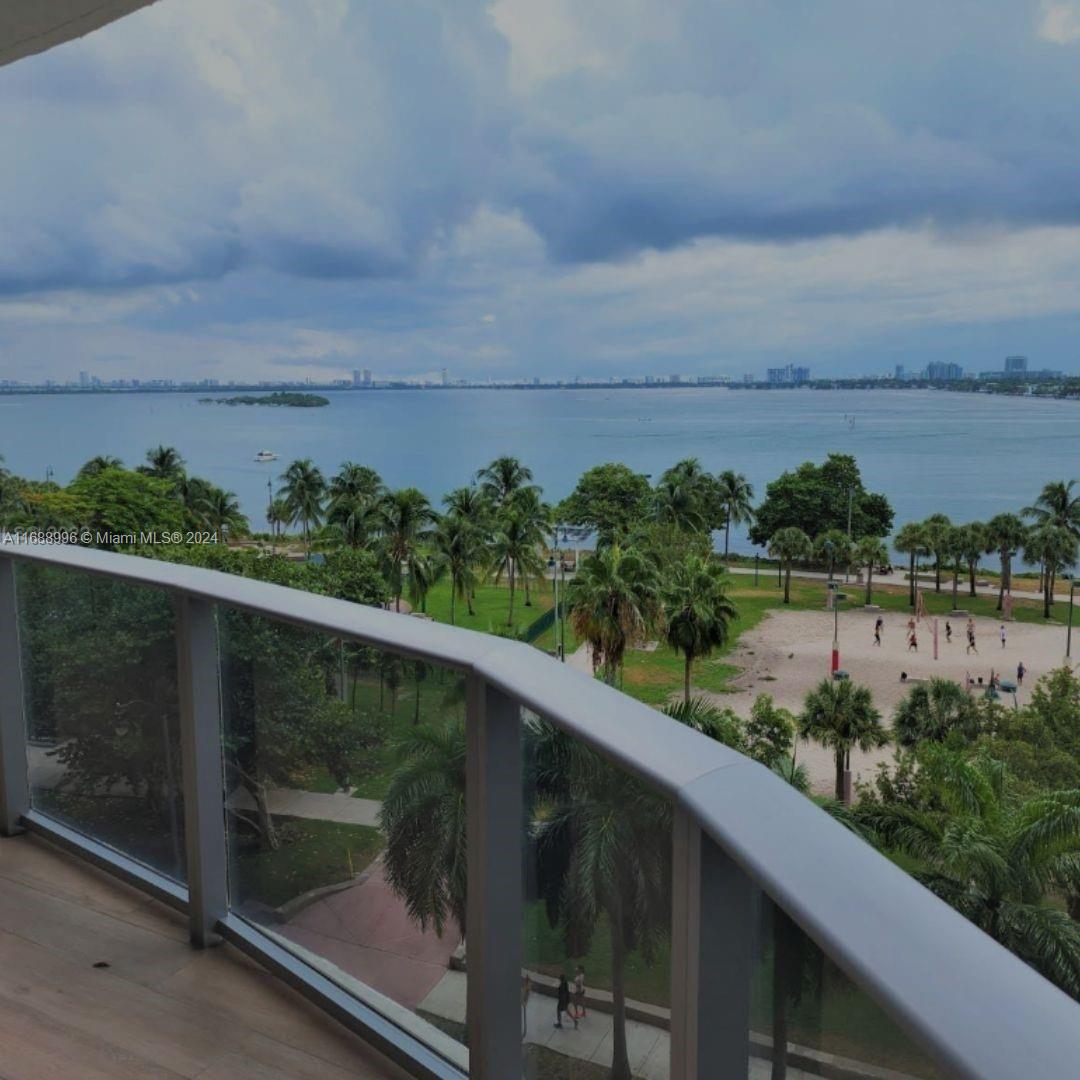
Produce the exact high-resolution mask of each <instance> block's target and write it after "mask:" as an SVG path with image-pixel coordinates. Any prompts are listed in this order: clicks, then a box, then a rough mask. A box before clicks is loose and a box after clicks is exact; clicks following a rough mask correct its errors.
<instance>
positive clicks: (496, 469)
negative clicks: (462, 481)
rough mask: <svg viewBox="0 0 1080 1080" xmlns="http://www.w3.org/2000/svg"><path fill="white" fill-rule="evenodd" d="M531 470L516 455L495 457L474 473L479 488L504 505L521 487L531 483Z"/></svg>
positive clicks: (497, 504)
mask: <svg viewBox="0 0 1080 1080" xmlns="http://www.w3.org/2000/svg"><path fill="white" fill-rule="evenodd" d="M532 478H533V474H532V470H531V469H529V468H527V467H526V466H524V465H522V464H521V462H520V461H518V459H517V458H516V457H509V456H503V457H497V458H496V459H495V460H494V461H493V462H492V463H491V464H490V465H487V466H485V467H484V468H483V469H480V470H478V471H477V473H476V479H477V480H478V481H479V482H480V489H481V491H483V493H484V494H485V495H486V496H487V497H488V498H489V499H490V500H491V501H492V502H493V503H494V504H495V505H496V506H506V504H507V503H509V501H510V500H511V499H512V498H513V497H514V495H515V494H516V493H517V492H518V491H520V490H521V489H522V488H525V487H528V486H530V485H531V484H532Z"/></svg>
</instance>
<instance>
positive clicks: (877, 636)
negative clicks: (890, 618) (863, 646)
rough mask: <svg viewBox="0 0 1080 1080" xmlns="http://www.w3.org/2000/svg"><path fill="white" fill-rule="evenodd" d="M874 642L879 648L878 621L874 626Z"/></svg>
mask: <svg viewBox="0 0 1080 1080" xmlns="http://www.w3.org/2000/svg"><path fill="white" fill-rule="evenodd" d="M874 644H875V645H877V646H878V647H879V648H880V646H881V624H880V623H879V624H878V625H877V626H875V627H874Z"/></svg>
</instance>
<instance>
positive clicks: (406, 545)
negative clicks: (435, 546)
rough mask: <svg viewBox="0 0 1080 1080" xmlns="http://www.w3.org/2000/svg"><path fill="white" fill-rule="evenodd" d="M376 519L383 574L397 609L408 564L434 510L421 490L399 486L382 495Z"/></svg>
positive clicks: (422, 537) (432, 518)
mask: <svg viewBox="0 0 1080 1080" xmlns="http://www.w3.org/2000/svg"><path fill="white" fill-rule="evenodd" d="M379 520H380V531H381V533H382V569H383V576H384V577H385V578H386V581H387V584H388V585H389V586H390V590H391V592H392V593H393V596H394V609H395V610H396V611H400V610H401V597H402V594H403V593H404V592H405V581H406V575H407V573H408V570H409V564H410V562H412V561H413V560H414V559H415V558H416V556H417V553H418V552H419V551H420V550H421V548H422V547H423V545H424V543H425V542H426V541H427V538H428V535H429V533H430V529H431V525H432V523H433V522H434V521H435V511H434V510H432V508H431V504H430V503H429V502H428V500H427V496H426V495H424V493H423V492H422V491H420V490H418V489H417V488H399V489H398V490H397V491H391V492H389V493H388V494H387V495H385V496H384V497H383V499H382V501H381V503H380V504H379Z"/></svg>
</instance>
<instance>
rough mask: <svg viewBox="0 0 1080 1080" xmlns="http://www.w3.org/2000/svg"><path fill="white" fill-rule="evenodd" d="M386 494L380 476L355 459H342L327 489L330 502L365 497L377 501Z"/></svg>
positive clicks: (370, 500)
mask: <svg viewBox="0 0 1080 1080" xmlns="http://www.w3.org/2000/svg"><path fill="white" fill-rule="evenodd" d="M385 494H386V485H385V484H383V482H382V477H381V476H379V474H378V473H377V472H376V471H375V470H374V469H372V468H370V467H369V466H367V465H358V464H357V463H356V462H355V461H343V462H342V463H341V468H340V469H338V471H337V472H336V473H335V474H334V476H333V477H331V479H330V486H329V488H328V489H327V495H328V496H329V499H330V502H331V504H333V503H334V502H335V501H336V500H337V499H365V500H367V501H369V502H377V501H378V500H379V499H380V498H382V496H383V495H385Z"/></svg>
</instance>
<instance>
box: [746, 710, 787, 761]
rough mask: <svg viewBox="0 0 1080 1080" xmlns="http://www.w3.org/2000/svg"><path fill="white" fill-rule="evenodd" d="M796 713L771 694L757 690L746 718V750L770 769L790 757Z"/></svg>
mask: <svg viewBox="0 0 1080 1080" xmlns="http://www.w3.org/2000/svg"><path fill="white" fill-rule="evenodd" d="M796 730H797V727H796V723H795V717H794V716H792V714H791V713H790V712H789V711H788V710H787V709H783V708H780V707H779V706H778V705H777V704H776V703H775V702H774V701H773V697H772V694H758V696H757V697H756V698H754V704H753V705H751V706H750V719H749V720H747V721H746V744H747V745H746V750H747V753H748V754H749V755H750V756H751V757H752V758H753V759H754V760H755V761H760V762H761V764H762V765H764V766H766V767H767V768H769V769H775V768H776V767H777V766H778V765H780V764H782V763H783V762H786V761H787V760H789V759H790V758H791V755H792V751H793V750H794V748H795V732H796Z"/></svg>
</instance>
